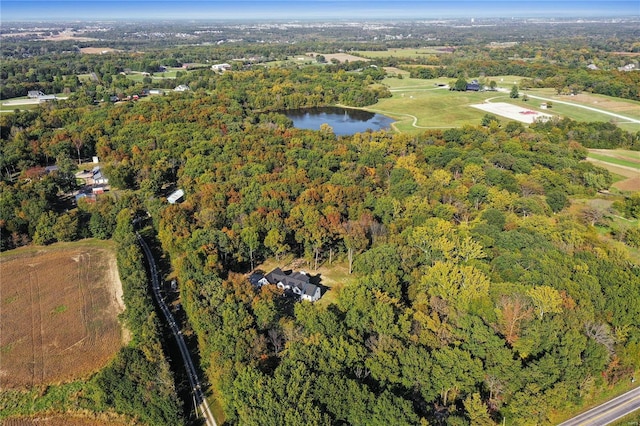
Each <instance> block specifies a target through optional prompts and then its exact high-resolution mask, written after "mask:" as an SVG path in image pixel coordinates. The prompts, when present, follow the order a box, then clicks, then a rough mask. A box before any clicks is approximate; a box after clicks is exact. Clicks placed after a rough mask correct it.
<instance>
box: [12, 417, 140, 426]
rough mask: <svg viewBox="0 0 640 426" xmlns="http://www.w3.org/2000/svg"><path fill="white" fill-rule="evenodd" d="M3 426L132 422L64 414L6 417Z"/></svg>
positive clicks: (92, 425)
mask: <svg viewBox="0 0 640 426" xmlns="http://www.w3.org/2000/svg"><path fill="white" fill-rule="evenodd" d="M0 424H2V426H121V425H122V426H125V425H129V424H130V423H128V422H126V421H125V420H121V419H115V418H114V419H109V420H106V419H104V420H103V419H90V418H82V417H70V416H63V415H55V416H38V417H30V418H13V419H6V420H4V423H0Z"/></svg>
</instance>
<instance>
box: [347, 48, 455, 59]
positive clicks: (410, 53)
mask: <svg viewBox="0 0 640 426" xmlns="http://www.w3.org/2000/svg"><path fill="white" fill-rule="evenodd" d="M451 49H452V48H450V47H447V46H433V47H417V48H416V47H406V48H399V49H387V50H363V51H361V52H355V54H356V55H360V56H365V57H367V58H372V59H378V58H390V57H393V58H423V57H424V56H425V55H438V54H440V55H441V54H449V53H451V52H452V50H451Z"/></svg>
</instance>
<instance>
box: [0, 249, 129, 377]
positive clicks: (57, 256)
mask: <svg viewBox="0 0 640 426" xmlns="http://www.w3.org/2000/svg"><path fill="white" fill-rule="evenodd" d="M123 310H124V304H123V303H122V287H121V284H120V278H119V277H118V272H117V267H116V259H115V253H114V250H113V246H112V245H111V244H110V243H105V242H98V241H94V240H86V241H82V242H79V243H67V244H55V245H52V246H50V247H46V248H33V247H28V248H23V249H18V250H13V251H11V252H8V253H4V254H3V255H2V256H1V257H0V313H1V315H0V336H1V340H0V388H25V387H31V386H34V385H39V384H49V383H59V382H64V381H69V380H72V379H77V378H79V377H83V376H86V375H87V374H90V373H91V372H94V371H97V370H99V369H100V368H101V367H103V366H104V365H105V364H106V363H107V362H108V360H109V359H110V358H112V357H113V356H114V355H115V353H116V352H117V351H118V349H119V348H120V347H121V346H122V341H123V338H122V336H123V333H122V332H121V327H120V324H119V323H118V318H117V316H118V314H119V313H120V312H122V311H123Z"/></svg>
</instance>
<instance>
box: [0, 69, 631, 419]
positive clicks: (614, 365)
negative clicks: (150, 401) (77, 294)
mask: <svg viewBox="0 0 640 426" xmlns="http://www.w3.org/2000/svg"><path fill="white" fill-rule="evenodd" d="M370 73H371V74H369V75H367V73H366V72H364V73H353V72H349V71H347V70H345V69H341V68H340V67H334V68H331V67H328V68H326V69H323V68H318V67H309V68H302V69H260V70H245V71H237V72H232V73H225V74H223V75H213V74H211V73H208V72H205V71H202V72H194V73H191V74H189V78H190V79H191V80H190V81H189V84H191V85H192V86H193V87H195V88H196V90H194V91H192V92H187V93H180V94H178V93H174V94H172V95H170V96H164V97H153V98H148V99H146V100H144V101H140V102H137V103H131V102H130V103H124V104H116V105H113V104H110V103H103V104H99V105H94V104H93V103H92V102H83V101H82V98H80V97H78V98H72V99H71V100H70V101H68V102H66V103H65V102H61V103H60V104H48V105H45V106H42V107H40V108H39V109H38V110H35V111H32V112H19V113H15V114H11V115H3V116H2V118H1V119H2V122H1V129H0V130H1V135H2V147H1V149H2V151H1V154H2V155H1V158H2V162H3V163H2V165H1V167H2V170H3V172H2V176H3V181H2V182H1V183H0V185H1V186H2V193H1V195H0V214H1V215H2V216H1V217H0V231H1V233H2V240H1V241H2V249H3V250H5V249H9V248H12V247H15V246H18V245H22V244H25V243H28V242H30V241H33V242H35V243H38V244H44V243H50V242H52V241H56V240H58V241H67V240H73V239H76V238H81V237H86V236H94V237H98V238H111V237H113V238H116V239H117V241H118V242H119V244H120V245H121V250H120V256H123V257H125V256H129V257H130V259H129V260H124V259H123V260H122V262H123V263H124V264H125V265H127V264H128V265H129V266H128V269H126V270H122V271H121V273H122V274H123V275H124V276H131V279H135V278H136V277H137V278H139V280H138V281H136V282H138V284H132V285H133V286H134V287H135V286H138V285H139V283H140V282H141V281H140V279H142V277H140V276H139V275H140V270H138V271H137V273H134V271H135V268H136V266H135V265H137V264H139V260H140V257H139V256H140V254H139V250H138V249H137V248H136V245H135V239H134V238H133V230H132V228H131V225H130V220H131V218H132V217H133V215H135V214H143V213H144V212H145V211H148V212H149V213H150V215H151V218H152V219H153V228H154V231H155V232H157V235H158V238H159V240H160V242H161V244H162V247H163V249H164V251H165V252H166V254H167V256H168V258H169V259H170V260H171V263H172V265H173V268H174V272H175V275H176V277H177V278H178V282H179V287H180V293H181V299H182V304H183V306H184V308H185V311H186V313H187V316H188V319H189V322H190V324H191V327H192V328H193V331H194V332H195V333H196V334H197V337H198V341H199V350H200V359H201V362H202V367H203V369H204V370H205V371H206V373H207V375H208V378H209V381H210V382H211V383H212V386H213V391H214V394H215V395H216V397H217V398H218V400H219V401H220V403H221V404H222V407H223V409H224V413H225V416H226V422H227V423H228V424H265V425H272V424H283V425H285V424H287V425H297V424H310V425H313V424H367V425H370V424H427V423H429V424H445V423H446V424H455V425H457V424H460V425H462V424H469V423H471V424H493V423H494V422H500V421H502V420H503V419H504V418H508V419H509V423H510V424H548V423H549V421H550V420H549V419H550V416H551V415H552V414H553V413H554V412H562V411H563V410H566V409H567V408H569V407H573V406H576V405H578V404H580V403H582V402H583V401H586V400H589V398H591V397H592V396H593V395H594V394H595V393H596V392H598V391H599V390H600V389H602V388H603V387H605V386H608V385H612V384H615V383H617V382H619V381H627V380H629V379H630V378H631V375H632V374H633V372H634V371H637V370H638V368H640V355H639V354H640V321H639V319H640V287H639V286H638V283H639V282H640V268H639V267H638V265H636V264H634V263H633V262H631V261H630V257H629V254H628V252H627V248H626V246H625V245H624V244H623V242H627V244H629V245H635V246H636V247H637V246H638V243H639V242H640V238H639V236H638V232H637V230H634V229H620V230H617V231H616V232H615V233H614V234H615V235H614V234H612V235H605V236H602V235H600V234H599V233H598V231H597V229H596V227H595V226H594V225H597V224H598V223H601V222H604V221H606V217H603V216H602V215H597V214H596V213H597V212H596V213H594V212H592V211H589V209H583V210H581V211H576V210H575V209H571V208H570V205H571V199H573V198H577V197H590V196H593V195H594V194H596V192H597V191H599V190H603V189H607V188H608V187H609V186H610V184H611V182H612V177H611V176H610V174H609V173H608V172H607V171H606V170H604V169H601V168H599V167H596V166H594V165H592V164H590V163H587V162H584V161H583V160H584V159H585V157H586V150H585V147H590V146H597V147H608V148H612V147H625V148H636V149H637V147H638V135H637V134H636V135H632V134H628V133H625V132H623V131H621V130H620V129H618V128H616V127H615V126H613V125H611V124H606V123H591V124H588V123H576V122H573V121H570V120H562V121H549V122H547V123H544V124H536V125H532V126H530V127H529V128H525V127H524V126H523V125H521V124H519V123H516V122H511V123H509V124H507V125H505V126H503V127H500V126H499V125H498V122H497V121H493V120H491V117H487V120H483V122H484V124H486V125H485V126H467V127H463V128H460V129H448V130H442V131H441V130H431V131H427V132H424V133H422V134H419V135H407V134H393V133H387V132H384V131H380V132H366V133H359V134H355V135H353V136H348V137H337V136H335V135H334V133H333V131H332V129H331V128H330V127H324V128H323V130H321V131H319V132H317V131H307V130H300V129H295V128H292V127H291V122H290V121H289V120H288V119H287V118H286V117H285V116H283V115H281V114H279V113H278V112H277V111H278V110H281V109H286V108H293V107H299V106H311V105H325V104H331V103H336V102H344V103H352V104H356V105H358V104H361V105H364V104H369V103H372V102H375V100H376V99H377V97H378V96H385V92H384V90H382V91H381V90H380V89H378V88H377V87H378V86H377V85H376V84H375V81H376V80H377V79H378V78H379V76H378V75H376V74H375V72H374V71H373V70H372V71H370ZM294 87H295V90H294ZM198 88H203V89H204V88H206V89H207V90H206V91H205V90H198ZM91 155H98V156H99V157H100V159H101V161H102V162H103V164H105V172H106V174H107V175H108V176H109V178H110V182H111V184H112V188H113V190H112V191H111V193H110V194H107V195H105V196H102V197H99V198H98V201H97V202H96V203H95V204H91V203H85V202H83V201H80V202H79V205H78V208H77V209H67V207H68V205H67V204H65V201H64V200H63V199H61V197H60V194H63V193H68V192H69V191H70V190H71V189H72V188H73V187H74V185H75V180H74V179H73V175H72V172H73V170H75V167H76V166H75V165H74V162H75V161H77V159H78V158H86V157H88V156H91ZM54 161H55V162H56V164H58V166H59V170H58V171H57V172H54V173H50V174H46V173H45V172H44V170H43V167H44V166H46V165H49V164H52V163H53V162H54ZM176 187H179V188H182V189H184V191H185V193H186V196H185V201H184V202H183V203H180V204H175V205H168V204H166V201H164V197H165V196H166V195H167V194H168V193H169V192H170V191H171V190H172V189H174V188H176ZM617 206H618V213H620V214H622V215H626V216H628V217H629V218H638V217H639V216H640V198H638V196H637V195H634V196H628V197H626V198H624V197H622V198H621V200H620V202H619V203H618V204H617ZM616 240H618V241H616ZM283 255H289V256H294V257H296V258H301V259H304V262H305V263H306V269H307V270H308V271H314V270H315V269H316V268H317V267H318V265H319V264H324V265H329V264H330V263H332V262H344V263H345V264H348V266H349V269H350V270H351V271H352V275H353V277H355V279H354V282H353V283H352V284H349V285H347V286H344V288H342V290H341V291H340V292H339V293H337V294H336V295H335V303H328V304H327V303H325V304H311V303H307V302H301V303H291V302H290V300H289V299H287V298H283V297H281V294H280V293H279V291H277V290H275V289H271V288H268V287H263V288H262V289H256V288H255V287H253V286H252V285H251V284H250V283H249V282H248V281H247V279H246V277H245V275H244V273H245V272H247V271H248V270H249V269H250V264H251V263H252V262H253V261H260V260H262V259H265V258H268V257H277V258H279V257H280V256H283ZM121 265H122V264H121ZM122 267H123V266H121V268H122ZM328 291H329V292H331V291H337V290H334V289H329V290H328ZM140 297H147V296H140ZM143 300H144V299H140V300H139V301H138V302H135V303H133V302H131V301H130V300H128V301H127V306H128V308H127V311H128V312H129V314H128V315H127V320H128V321H130V322H131V323H132V324H133V325H134V329H141V330H144V329H145V327H155V325H153V324H147V322H146V318H154V314H153V313H152V312H148V311H145V310H144V309H145V308H144V306H145V305H148V304H147V303H146V302H144V303H143V302H142V301H143ZM153 321H154V322H155V319H153ZM148 333H149V334H153V332H151V331H149V332H148ZM143 335H146V333H142V334H141V335H140V336H143ZM154 345H155V346H154ZM153 348H155V349H153ZM151 349H153V350H152V351H151V353H152V354H154V353H156V354H157V352H155V351H156V350H157V343H152V344H151ZM149 350H150V349H149ZM141 357H142V358H141ZM143 359H146V360H147V361H153V360H154V357H153V356H151V357H149V355H146V358H145V357H143V353H141V352H139V351H138V350H136V349H127V350H124V351H123V353H122V355H121V356H120V357H119V358H118V359H117V360H116V361H114V363H113V364H112V366H110V367H109V368H108V369H107V370H105V371H104V372H103V373H100V375H99V376H98V377H97V378H96V379H95V381H94V382H93V383H95V384H96V386H101V389H104V390H103V392H104V393H103V394H101V395H103V396H102V397H101V398H103V399H102V400H101V401H103V402H102V403H103V404H110V406H112V407H115V409H116V410H117V411H119V412H123V413H132V412H137V411H138V410H140V407H141V405H140V404H142V403H143V402H141V401H139V400H137V399H136V398H135V397H133V396H134V395H137V393H136V391H135V389H136V386H138V385H139V384H138V383H131V384H129V385H127V386H124V383H123V384H122V385H120V384H119V382H120V381H121V380H122V377H125V376H127V374H128V373H126V372H127V371H130V370H129V369H131V368H136V369H138V370H137V371H138V372H139V374H141V377H143V378H144V377H146V376H145V375H146V374H147V373H149V371H150V370H148V369H147V367H146V366H145V364H144V363H142V364H140V362H141V360H143ZM123 374H124V375H123ZM140 383H146V382H145V381H144V379H143V380H141V381H140ZM116 384H118V385H117V386H116ZM163 392H165V393H164V394H163V395H165V398H164V399H162V401H163V402H161V404H162V405H161V406H160V407H158V410H157V411H153V412H150V413H149V416H150V417H148V418H145V419H141V420H142V421H145V422H148V423H149V424H166V421H167V419H174V420H175V421H174V420H171V421H169V422H170V423H171V424H176V422H178V420H177V417H172V416H177V415H176V414H175V413H176V409H177V408H176V407H177V405H175V404H176V403H175V400H174V399H172V398H173V397H172V393H171V390H170V389H169V390H166V389H165V390H164V391H163ZM167 401H168V402H167ZM172 401H173V402H172Z"/></svg>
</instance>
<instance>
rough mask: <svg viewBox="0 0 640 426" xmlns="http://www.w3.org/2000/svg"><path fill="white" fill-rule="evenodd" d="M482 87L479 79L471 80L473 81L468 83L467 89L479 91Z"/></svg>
mask: <svg viewBox="0 0 640 426" xmlns="http://www.w3.org/2000/svg"><path fill="white" fill-rule="evenodd" d="M480 89H481V87H480V83H478V80H471V83H467V90H471V91H473V92H477V91H479V90H480Z"/></svg>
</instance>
